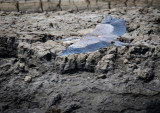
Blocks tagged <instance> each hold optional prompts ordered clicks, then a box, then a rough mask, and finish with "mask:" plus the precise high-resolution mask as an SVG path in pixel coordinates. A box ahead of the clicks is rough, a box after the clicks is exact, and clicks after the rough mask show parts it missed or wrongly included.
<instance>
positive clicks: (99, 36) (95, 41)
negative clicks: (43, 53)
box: [59, 14, 126, 56]
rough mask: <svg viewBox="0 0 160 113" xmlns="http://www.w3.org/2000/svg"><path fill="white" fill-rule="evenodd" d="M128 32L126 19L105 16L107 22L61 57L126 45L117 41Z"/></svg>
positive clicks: (86, 35) (63, 52)
mask: <svg viewBox="0 0 160 113" xmlns="http://www.w3.org/2000/svg"><path fill="white" fill-rule="evenodd" d="M125 32H126V26H125V21H124V19H120V18H112V17H111V14H110V15H109V18H107V15H105V21H104V22H103V23H100V24H98V25H96V27H95V29H94V30H93V31H92V32H91V33H88V34H85V35H83V37H82V38H81V39H80V40H78V41H77V42H75V43H73V44H72V45H70V46H68V47H67V48H66V49H65V50H64V51H62V52H61V53H60V54H59V55H60V56H66V55H72V54H80V53H88V52H94V51H96V50H98V49H100V48H104V47H107V46H110V45H111V44H114V45H116V46H122V45H125V43H123V42H121V41H118V40H116V39H117V37H119V36H122V35H123V34H124V33H125Z"/></svg>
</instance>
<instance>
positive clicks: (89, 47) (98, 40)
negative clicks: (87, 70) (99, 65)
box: [59, 33, 116, 56]
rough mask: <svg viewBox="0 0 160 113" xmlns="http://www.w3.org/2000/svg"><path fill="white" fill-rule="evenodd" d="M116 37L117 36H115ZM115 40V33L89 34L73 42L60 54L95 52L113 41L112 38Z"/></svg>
mask: <svg viewBox="0 0 160 113" xmlns="http://www.w3.org/2000/svg"><path fill="white" fill-rule="evenodd" d="M114 37H115V38H116V36H114ZM108 39H111V40H113V35H110V34H108V35H102V36H97V35H94V34H92V33H91V34H87V35H85V36H84V37H83V38H82V39H81V40H79V41H78V42H76V43H74V44H72V45H71V46H69V47H67V48H66V50H64V51H63V52H61V53H60V54H59V55H61V56H64V55H71V54H76V53H86V52H93V51H96V50H98V49H99V48H103V47H106V46H109V45H110V44H111V43H110V42H111V41H110V40H108Z"/></svg>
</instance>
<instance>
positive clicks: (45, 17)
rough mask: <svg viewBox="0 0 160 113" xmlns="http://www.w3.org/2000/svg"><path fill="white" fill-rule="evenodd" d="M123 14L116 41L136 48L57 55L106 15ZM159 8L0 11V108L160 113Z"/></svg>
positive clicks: (11, 112)
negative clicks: (67, 40)
mask: <svg viewBox="0 0 160 113" xmlns="http://www.w3.org/2000/svg"><path fill="white" fill-rule="evenodd" d="M108 13H111V14H112V16H113V17H121V18H124V20H125V21H126V26H127V32H126V34H125V35H123V36H122V37H119V39H118V40H120V41H123V42H127V43H131V44H136V46H121V47H116V46H109V47H105V48H101V49H99V50H98V51H95V52H92V53H85V54H75V55H69V56H58V53H59V52H61V51H62V50H64V49H65V48H66V46H67V45H64V44H61V43H57V42H56V41H55V40H57V39H62V38H67V37H70V36H77V37H81V36H82V35H83V34H86V33H88V32H90V31H91V30H92V29H94V28H95V26H96V25H97V24H98V23H101V22H103V21H104V15H105V14H108ZM159 20H160V11H159V10H158V9H155V8H130V9H127V8H120V9H118V8H114V9H110V10H97V11H95V10H92V11H79V12H71V11H58V12H44V13H32V14H23V13H14V12H10V13H7V12H0V21H1V23H0V25H1V27H0V34H1V35H0V100H1V102H0V112H2V113H17V112H20V113H21V112H23V113H32V112H36V113H45V112H46V113H72V112H73V113H85V112H91V113H159V112H160V109H159V107H160V89H159V87H160V80H159V79H160V74H159V73H160V66H159V64H160V37H159V36H160V21H159Z"/></svg>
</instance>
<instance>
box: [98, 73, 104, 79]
mask: <svg viewBox="0 0 160 113" xmlns="http://www.w3.org/2000/svg"><path fill="white" fill-rule="evenodd" d="M105 78H106V75H105V74H100V75H98V76H97V79H105Z"/></svg>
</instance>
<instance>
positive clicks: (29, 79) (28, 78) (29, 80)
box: [24, 76, 32, 82]
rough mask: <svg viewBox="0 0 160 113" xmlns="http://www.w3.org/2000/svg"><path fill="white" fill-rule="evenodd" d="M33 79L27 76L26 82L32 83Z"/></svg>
mask: <svg viewBox="0 0 160 113" xmlns="http://www.w3.org/2000/svg"><path fill="white" fill-rule="evenodd" d="M31 80H32V77H31V76H25V78H24V81H25V82H31Z"/></svg>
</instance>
